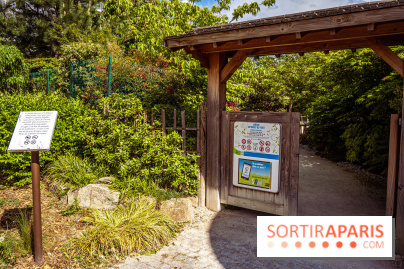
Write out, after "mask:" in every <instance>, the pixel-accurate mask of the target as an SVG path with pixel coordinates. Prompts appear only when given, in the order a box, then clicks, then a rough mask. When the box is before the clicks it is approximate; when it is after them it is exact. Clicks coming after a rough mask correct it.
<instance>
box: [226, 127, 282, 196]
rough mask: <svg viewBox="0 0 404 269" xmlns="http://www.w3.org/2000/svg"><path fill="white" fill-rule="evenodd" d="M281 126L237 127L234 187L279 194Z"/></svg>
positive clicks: (235, 128)
mask: <svg viewBox="0 0 404 269" xmlns="http://www.w3.org/2000/svg"><path fill="white" fill-rule="evenodd" d="M281 127H282V126H281V124H279V123H263V122H243V121H236V122H235V123H234V150H233V152H234V154H233V185H235V186H237V187H244V188H250V189H255V190H260V191H267V192H278V191H279V160H280V150H281V149H280V141H281V140H280V136H281Z"/></svg>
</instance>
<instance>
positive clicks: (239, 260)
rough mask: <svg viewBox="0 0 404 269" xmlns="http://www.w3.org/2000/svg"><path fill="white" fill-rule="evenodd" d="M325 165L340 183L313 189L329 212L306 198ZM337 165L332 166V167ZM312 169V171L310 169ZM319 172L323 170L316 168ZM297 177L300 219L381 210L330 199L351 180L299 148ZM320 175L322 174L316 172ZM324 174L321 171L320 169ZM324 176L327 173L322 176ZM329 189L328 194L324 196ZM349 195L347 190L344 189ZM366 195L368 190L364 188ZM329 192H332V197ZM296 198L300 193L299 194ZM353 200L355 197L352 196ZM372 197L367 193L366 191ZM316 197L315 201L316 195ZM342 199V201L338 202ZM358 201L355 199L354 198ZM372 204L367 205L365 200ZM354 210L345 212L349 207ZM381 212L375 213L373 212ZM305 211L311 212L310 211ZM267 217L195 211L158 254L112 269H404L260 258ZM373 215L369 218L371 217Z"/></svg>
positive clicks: (367, 263) (389, 265) (229, 211)
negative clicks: (260, 228)
mask: <svg viewBox="0 0 404 269" xmlns="http://www.w3.org/2000/svg"><path fill="white" fill-rule="evenodd" d="M326 165H327V171H331V172H332V173H333V175H332V179H333V182H332V183H333V184H339V185H337V186H335V188H334V189H333V188H329V185H330V184H331V183H330V184H326V186H327V189H320V190H317V189H316V190H315V192H314V193H316V197H317V196H318V193H319V192H320V191H321V192H323V193H322V194H323V195H324V196H326V198H327V197H329V199H330V201H329V203H328V204H327V208H326V209H327V211H325V212H323V211H321V209H322V208H321V205H320V204H319V201H322V202H324V199H325V198H322V199H320V200H316V199H314V198H316V197H314V198H313V199H311V200H310V199H309V198H310V196H309V195H310V193H309V192H308V191H306V190H310V189H313V186H311V185H310V184H314V185H316V186H317V185H318V184H317V183H316V182H314V183H313V178H314V176H313V173H314V174H315V173H319V172H318V171H319V168H318V167H320V168H324V167H325V166H326ZM334 166H335V167H334ZM312 170H313V171H312ZM320 170H321V169H320ZM300 171H301V174H300V176H299V180H300V182H299V193H300V194H301V196H299V198H301V199H300V201H301V203H299V213H300V214H303V215H324V214H330V213H331V214H330V215H332V213H334V214H335V215H339V214H340V213H341V214H342V213H346V212H348V213H351V214H352V215H357V214H360V213H362V214H364V215H368V214H370V213H374V214H375V215H378V214H379V211H380V210H381V211H380V212H383V210H384V204H383V203H382V204H380V205H379V204H377V203H376V204H371V205H372V206H370V209H371V211H370V213H369V212H367V211H363V206H362V207H361V205H360V204H359V205H358V204H357V203H359V202H363V201H362V200H363V199H364V197H365V195H360V196H359V197H361V199H362V200H360V201H356V200H355V201H354V202H355V203H353V202H352V203H348V204H344V202H345V200H346V197H345V196H343V195H340V196H338V197H337V196H336V195H334V196H332V195H331V194H332V193H334V192H336V191H335V189H336V190H338V189H343V187H344V186H345V185H347V184H348V183H347V182H346V181H349V184H353V183H352V182H353V179H351V178H348V177H347V175H346V172H344V171H343V170H341V168H340V167H338V166H337V165H335V164H333V163H331V162H328V161H326V160H324V159H322V158H320V157H318V156H315V155H314V154H311V153H310V152H307V151H304V150H301V163H300ZM320 172H321V171H320ZM323 172H324V171H323ZM322 176H323V177H326V175H322ZM326 191H328V193H327V192H326ZM348 191H349V190H348ZM363 191H364V192H365V193H367V190H366V189H363ZM330 192H331V194H330ZM300 194H299V195H300ZM350 195H351V196H353V197H358V195H357V194H354V193H350ZM369 195H370V196H372V195H371V193H369ZM317 198H318V197H317ZM341 199H342V200H341ZM358 200H359V199H358ZM365 202H368V200H365ZM369 203H370V202H369ZM341 204H343V205H344V208H345V211H341V212H340V211H339V207H338V206H339V205H341ZM358 207H359V208H362V211H360V212H357V211H352V210H353V209H357V208H358ZM350 208H351V209H352V210H349V211H346V210H348V209H350ZM378 208H379V209H380V210H379V211H377V210H376V209H378ZM308 209H310V210H309V211H308ZM258 215H265V213H260V212H255V211H251V210H235V209H225V210H222V211H221V212H219V213H214V212H211V211H209V210H208V209H206V208H200V207H199V208H196V209H195V210H194V217H193V220H192V222H191V223H189V224H188V225H187V226H186V227H185V228H184V230H183V231H182V232H181V233H180V234H179V235H178V236H177V238H175V239H174V241H173V242H172V243H171V244H170V245H169V246H165V247H163V248H162V249H160V250H159V251H158V252H157V254H152V255H150V256H145V255H142V256H139V255H138V256H130V257H128V258H126V260H125V261H124V262H123V263H121V264H118V265H115V266H114V267H113V268H122V269H124V268H125V269H126V268H139V269H142V268H147V269H149V268H150V269H153V268H154V269H157V268H159V269H160V268H163V269H164V268H170V269H187V268H195V269H197V268H198V269H199V268H201V269H203V268H212V269H213V268H215V269H216V268H218V269H221V268H226V269H238V268H240V269H241V268H242V269H244V268H251V269H259V268H288V269H293V268H296V269H298V268H299V269H300V268H344V269H345V268H346V269H351V268H358V269H372V268H375V269H381V268H403V269H404V265H403V264H402V262H401V261H377V260H351V261H350V260H258V259H257V256H256V253H257V251H256V246H257V243H256V240H257V238H256V237H257V233H256V230H257V226H256V217H257V216H258ZM370 215H371V214H370Z"/></svg>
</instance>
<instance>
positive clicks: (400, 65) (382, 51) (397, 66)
mask: <svg viewBox="0 0 404 269" xmlns="http://www.w3.org/2000/svg"><path fill="white" fill-rule="evenodd" d="M368 45H369V47H370V48H371V49H372V50H373V51H374V52H376V53H377V54H378V55H379V56H380V57H381V58H382V59H383V60H385V61H386V62H387V63H388V64H389V65H390V66H391V67H392V68H393V69H394V70H396V71H397V73H399V74H400V75H401V76H402V77H404V60H403V59H401V58H400V57H399V56H398V55H397V54H395V53H394V52H393V51H392V50H391V49H390V48H389V47H387V46H386V45H385V44H383V43H382V42H381V41H380V40H378V39H368Z"/></svg>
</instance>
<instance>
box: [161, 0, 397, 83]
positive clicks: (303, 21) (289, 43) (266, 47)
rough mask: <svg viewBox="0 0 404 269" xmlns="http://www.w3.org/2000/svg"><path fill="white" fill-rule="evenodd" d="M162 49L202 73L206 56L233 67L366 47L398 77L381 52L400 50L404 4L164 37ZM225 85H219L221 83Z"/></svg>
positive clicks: (321, 12)
mask: <svg viewBox="0 0 404 269" xmlns="http://www.w3.org/2000/svg"><path fill="white" fill-rule="evenodd" d="M164 43H165V45H166V47H168V48H170V49H171V50H172V51H176V50H179V49H184V53H185V54H191V55H192V57H193V58H195V59H198V60H199V61H200V62H201V65H202V66H203V67H208V65H209V63H208V57H206V56H207V55H208V54H211V53H215V52H219V53H221V52H225V54H226V57H229V58H236V59H234V60H233V59H232V61H233V62H234V63H236V62H237V63H240V62H241V63H242V62H243V61H244V60H245V58H246V57H249V56H260V55H280V54H286V53H299V54H301V55H302V54H303V53H305V52H314V51H324V52H326V53H327V52H328V51H330V50H343V49H352V50H354V49H357V48H366V47H370V48H372V49H373V50H375V51H376V52H377V53H378V54H379V55H380V56H382V55H381V54H384V56H382V57H383V58H384V59H385V60H386V61H388V63H389V64H390V65H392V66H393V68H394V69H395V70H397V71H398V72H399V73H400V74H401V75H402V76H404V67H403V66H394V65H397V64H394V62H396V61H394V60H391V58H396V57H397V56H396V55H395V56H393V55H392V54H391V51H390V50H389V49H388V48H387V46H391V45H403V44H404V0H388V1H378V2H369V3H364V4H357V5H350V6H343V7H337V8H329V9H323V10H317V11H310V12H303V13H296V14H291V15H284V16H277V17H272V18H264V19H258V20H252V21H245V22H240V23H232V24H224V25H217V26H210V27H203V28H197V29H195V30H194V31H192V32H187V33H185V34H181V35H175V36H169V37H166V38H165V39H164ZM386 54H387V56H386ZM241 63H240V64H241ZM235 66H237V67H238V66H239V65H238V64H236V65H235ZM235 66H234V67H233V68H232V69H234V68H235ZM236 69H237V68H236ZM229 74H230V73H229ZM230 76H231V74H230ZM230 76H228V77H227V79H228V78H229V77H230ZM227 79H226V78H224V79H221V82H224V81H225V80H227Z"/></svg>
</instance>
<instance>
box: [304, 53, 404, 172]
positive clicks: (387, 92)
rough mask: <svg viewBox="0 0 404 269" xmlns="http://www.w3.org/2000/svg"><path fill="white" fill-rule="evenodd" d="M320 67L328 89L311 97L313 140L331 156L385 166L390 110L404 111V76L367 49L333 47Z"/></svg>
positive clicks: (374, 166)
mask: <svg viewBox="0 0 404 269" xmlns="http://www.w3.org/2000/svg"><path fill="white" fill-rule="evenodd" d="M395 50H396V52H398V53H401V54H402V48H401V47H398V48H396V49H395ZM320 71H321V72H319V74H318V75H319V76H320V77H321V78H322V81H320V82H318V85H319V88H323V89H328V90H326V91H323V95H320V96H318V97H317V99H316V100H315V102H313V103H312V109H311V113H312V117H311V122H310V128H308V136H307V138H308V141H309V144H310V145H312V146H315V147H316V148H317V149H319V150H320V151H321V152H322V153H323V154H325V156H327V157H328V158H332V159H335V160H344V159H346V160H348V161H350V162H354V163H359V164H362V165H363V166H364V167H365V168H368V169H369V171H372V172H376V173H380V172H383V171H384V170H385V169H386V167H387V161H388V138H389V121H390V114H396V113H401V100H402V90H401V89H402V78H401V77H400V76H399V75H398V74H397V73H396V72H392V70H391V68H390V67H389V66H388V65H387V64H386V63H385V62H384V61H383V60H382V59H380V58H379V57H378V56H377V55H376V54H375V53H373V52H372V51H371V50H368V49H363V50H360V51H358V52H357V53H356V54H353V53H352V52H350V51H340V52H335V53H331V54H330V56H329V57H327V58H326V61H325V63H324V66H323V67H322V68H321V69H320Z"/></svg>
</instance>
